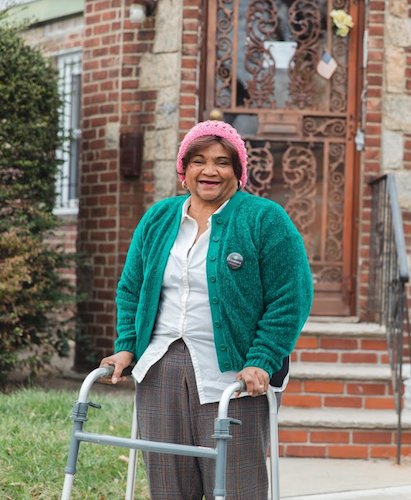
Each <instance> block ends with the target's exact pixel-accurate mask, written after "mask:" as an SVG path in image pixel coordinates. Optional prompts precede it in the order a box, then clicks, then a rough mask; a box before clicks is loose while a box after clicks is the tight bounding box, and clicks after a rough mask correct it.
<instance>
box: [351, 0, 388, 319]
mask: <svg viewBox="0 0 411 500" xmlns="http://www.w3.org/2000/svg"><path fill="white" fill-rule="evenodd" d="M384 22H385V3H384V2H382V1H373V0H371V2H370V4H369V17H368V64H367V69H366V84H365V85H366V88H367V97H366V99H367V101H366V114H365V151H364V154H363V173H362V191H361V193H360V213H361V224H360V230H359V231H360V249H359V261H360V265H359V269H358V276H359V283H358V292H359V293H358V306H359V316H360V318H361V319H363V320H365V319H367V314H366V313H367V298H368V277H369V265H370V263H369V258H370V231H371V188H370V187H369V185H368V182H369V181H370V180H371V179H373V178H375V177H376V176H378V175H379V174H380V172H381V117H382V106H383V75H384V64H383V57H384Z"/></svg>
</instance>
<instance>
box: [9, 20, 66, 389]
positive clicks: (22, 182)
mask: <svg viewBox="0 0 411 500" xmlns="http://www.w3.org/2000/svg"><path fill="white" fill-rule="evenodd" d="M61 104H62V103H61V99H60V96H59V93H58V88H57V73H56V71H55V70H54V69H53V68H52V66H51V64H50V63H49V61H48V60H47V59H45V58H44V57H43V55H42V54H41V53H40V51H39V50H37V49H34V48H32V47H29V46H27V45H25V43H24V41H23V39H22V38H21V37H20V35H19V33H18V30H17V29H14V28H10V27H5V26H0V380H1V379H5V378H7V375H8V374H9V372H10V371H11V370H13V369H14V368H16V367H17V366H18V363H19V355H20V353H21V352H22V351H24V352H25V354H26V357H25V359H24V364H25V365H26V366H29V367H30V369H31V371H32V372H33V371H34V372H35V371H36V370H38V369H39V368H40V367H41V366H43V364H44V363H45V362H47V360H48V359H49V358H50V357H51V355H52V354H54V353H56V352H57V353H58V354H60V355H64V354H65V353H66V352H67V351H68V342H67V340H68V334H69V333H68V330H67V327H66V320H63V319H62V318H63V317H64V315H63V312H64V310H66V309H67V306H68V305H69V304H70V303H73V301H74V291H73V287H72V286H70V284H69V283H68V282H67V281H66V280H64V279H63V278H62V275H61V273H59V270H60V269H63V268H67V267H69V266H71V265H72V262H71V261H72V260H73V257H72V256H69V255H66V254H65V253H64V251H63V250H62V249H61V248H58V247H53V246H51V244H50V243H49V242H48V238H49V237H50V235H51V234H52V232H53V230H54V229H56V228H57V227H58V220H57V219H56V217H55V216H54V215H53V212H52V210H53V205H54V200H55V188H54V185H55V182H54V180H55V177H56V174H57V172H58V167H59V161H58V159H57V158H56V156H55V151H56V150H57V149H59V148H61V147H62V141H63V139H64V138H63V137H62V134H61V130H60V115H59V110H60V109H61ZM27 352H28V353H29V354H28V356H27Z"/></svg>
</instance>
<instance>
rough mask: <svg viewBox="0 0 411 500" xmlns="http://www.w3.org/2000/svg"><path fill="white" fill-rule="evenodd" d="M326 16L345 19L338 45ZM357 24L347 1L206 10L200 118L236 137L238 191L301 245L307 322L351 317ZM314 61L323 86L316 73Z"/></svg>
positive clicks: (236, 4)
mask: <svg viewBox="0 0 411 500" xmlns="http://www.w3.org/2000/svg"><path fill="white" fill-rule="evenodd" d="M332 9H343V10H345V11H346V12H349V13H350V14H351V15H352V17H353V20H354V23H355V27H354V28H353V29H351V31H350V33H349V34H348V36H346V37H341V36H338V35H337V34H336V32H335V27H333V26H332V19H331V17H330V12H331V10H332ZM357 20H358V5H357V3H356V2H354V0H285V1H281V0H251V1H250V0H209V2H208V13H207V57H206V68H205V78H204V81H205V94H204V110H203V111H204V114H203V117H204V119H208V117H209V116H210V113H211V112H212V111H213V110H214V113H216V111H215V110H218V112H220V113H221V116H222V119H223V120H224V121H226V122H228V123H231V124H232V125H233V126H234V127H235V128H236V129H237V130H238V131H239V133H240V134H241V135H242V136H243V138H244V139H245V141H246V145H247V149H248V154H249V180H248V183H247V188H246V190H248V191H249V192H251V193H253V194H255V195H257V196H264V197H267V198H269V199H272V200H274V201H276V202H277V203H279V204H280V205H282V206H283V207H284V208H285V210H286V211H287V212H288V214H289V215H290V217H291V219H292V220H293V222H294V223H295V225H296V226H297V228H298V230H299V231H300V233H301V235H302V236H303V238H304V242H305V247H306V250H307V254H308V256H309V259H310V264H311V270H312V276H313V280H314V288H315V299H314V307H313V310H312V313H313V314H321V315H350V314H353V312H354V310H353V304H354V269H353V261H354V258H355V252H353V247H354V242H355V238H354V237H355V234H354V221H353V219H354V215H353V214H354V208H355V207H354V203H355V199H356V197H355V195H354V188H355V182H354V181H355V170H356V169H355V168H354V165H355V159H356V153H355V147H354V146H355V144H354V135H355V132H356V121H357V120H356V106H357V99H356V96H357V93H358V92H357V82H358V79H359V78H360V74H359V73H360V72H357V71H356V67H357V58H358V55H357V46H358V40H357V32H358V29H357ZM324 54H325V57H324V58H325V61H324V62H323V65H324V68H325V70H326V72H327V71H328V70H329V68H330V65H328V64H327V60H328V59H329V58H330V57H329V56H332V58H333V60H334V61H335V63H336V69H335V71H334V73H333V74H332V76H331V77H328V76H329V75H325V76H320V74H319V72H318V68H317V65H318V63H319V61H320V60H321V59H322V58H323V56H324ZM331 63H332V61H331ZM218 112H217V115H218Z"/></svg>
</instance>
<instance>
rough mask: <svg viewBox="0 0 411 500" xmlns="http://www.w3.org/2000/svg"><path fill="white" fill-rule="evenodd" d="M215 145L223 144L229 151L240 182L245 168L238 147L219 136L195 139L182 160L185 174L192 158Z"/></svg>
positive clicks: (204, 136) (205, 136)
mask: <svg viewBox="0 0 411 500" xmlns="http://www.w3.org/2000/svg"><path fill="white" fill-rule="evenodd" d="M213 144H221V145H222V146H223V147H224V148H225V149H226V150H227V152H228V154H229V157H230V160H231V163H232V165H233V170H234V174H235V176H236V177H237V179H238V180H240V179H241V175H242V172H243V167H242V165H241V162H240V157H239V155H238V151H237V149H236V147H235V146H234V144H232V143H231V142H230V141H229V140H227V139H224V137H219V136H217V135H203V136H202V137H199V138H198V139H194V141H192V142H190V144H189V145H188V146H187V149H186V151H185V153H184V156H183V158H182V164H183V172H184V174H185V173H186V170H187V167H188V165H189V163H190V160H191V158H192V157H193V156H194V155H195V154H197V153H198V152H199V151H201V150H202V149H206V148H208V147H210V146H212V145H213Z"/></svg>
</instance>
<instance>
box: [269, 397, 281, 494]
mask: <svg viewBox="0 0 411 500" xmlns="http://www.w3.org/2000/svg"><path fill="white" fill-rule="evenodd" d="M267 398H268V404H269V412H270V449H271V456H270V476H271V500H280V472H279V458H278V408H277V398H276V397H275V392H274V390H273V389H272V388H271V387H270V388H269V389H268V391H267Z"/></svg>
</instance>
